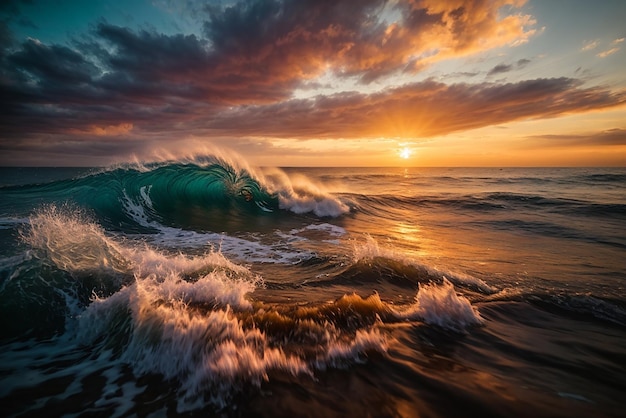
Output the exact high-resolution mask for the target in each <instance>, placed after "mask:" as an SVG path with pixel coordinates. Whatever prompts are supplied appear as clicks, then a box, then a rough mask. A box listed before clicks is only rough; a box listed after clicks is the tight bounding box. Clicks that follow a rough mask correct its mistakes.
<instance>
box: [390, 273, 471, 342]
mask: <svg viewBox="0 0 626 418" xmlns="http://www.w3.org/2000/svg"><path fill="white" fill-rule="evenodd" d="M393 313H394V315H395V316H396V317H398V318H399V319H408V320H421V321H424V322H426V323H427V324H429V325H437V326H439V327H442V328H446V329H449V330H453V331H463V330H464V329H465V328H467V327H470V326H475V325H481V324H482V323H483V319H482V317H481V316H480V313H479V312H478V310H477V309H476V308H475V307H474V306H472V304H471V303H470V301H469V300H468V299H467V298H465V297H464V296H460V295H458V294H457V293H456V291H455V289H454V285H453V284H452V283H450V282H449V281H448V280H447V279H446V278H445V277H444V279H443V283H442V284H426V285H423V284H420V285H419V290H418V291H417V294H416V295H415V303H413V304H412V305H409V306H408V307H406V308H404V309H397V310H393Z"/></svg>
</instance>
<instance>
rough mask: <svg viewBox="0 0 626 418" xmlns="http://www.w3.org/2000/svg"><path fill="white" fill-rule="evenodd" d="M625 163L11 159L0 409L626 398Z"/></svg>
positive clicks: (137, 410)
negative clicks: (322, 164)
mask: <svg viewBox="0 0 626 418" xmlns="http://www.w3.org/2000/svg"><path fill="white" fill-rule="evenodd" d="M625 393H626V169H625V168H598V169H596V168H575V169H569V168H554V169H550V168H528V169H526V168H504V169H497V168H485V169H480V168H449V169H448V168H406V169H405V168H285V169H269V168H263V169H256V168H250V167H249V166H248V165H247V164H246V162H245V161H242V160H235V159H233V160H228V159H223V158H217V157H212V156H206V157H201V158H194V159H190V160H180V161H162V162H155V163H149V164H148V163H146V164H130V165H124V164H120V165H118V166H115V167H111V168H107V169H102V168H97V169H76V168H0V415H1V416H4V417H9V416H24V417H27V416H28V417H30V416H33V417H41V416H95V415H98V416H115V417H124V416H136V415H138V416H187V415H189V416H192V415H193V416H198V415H203V416H235V417H236V416H267V417H276V416H311V417H317V416H325V417H332V416H338V417H339V416H342V417H343V416H348V417H349V416H352V417H364V416H374V417H386V416H389V417H396V416H398V417H418V416H419V417H422V416H423V417H450V416H483V417H489V416H494V417H528V416H534V417H547V416H550V417H621V416H623V414H624V410H625V408H626V398H625V396H624V394H625Z"/></svg>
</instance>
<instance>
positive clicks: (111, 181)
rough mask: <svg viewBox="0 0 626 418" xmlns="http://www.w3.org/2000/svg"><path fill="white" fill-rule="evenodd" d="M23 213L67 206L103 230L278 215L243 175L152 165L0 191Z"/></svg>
mask: <svg viewBox="0 0 626 418" xmlns="http://www.w3.org/2000/svg"><path fill="white" fill-rule="evenodd" d="M0 195H4V196H5V197H6V198H7V199H11V200H12V201H13V202H15V201H16V200H17V201H19V202H21V206H22V208H23V210H24V211H25V212H26V213H27V212H30V211H32V210H33V209H35V208H37V207H39V206H41V205H42V204H59V203H68V204H70V205H78V206H79V207H82V208H86V209H88V210H90V211H92V212H93V213H94V214H95V215H96V217H97V218H98V219H99V221H100V222H102V223H103V224H104V225H106V226H107V227H114V228H123V229H124V230H128V229H129V228H130V229H138V230H141V229H145V228H150V224H151V222H153V221H156V222H159V223H162V224H165V225H177V226H183V227H185V226H187V225H188V224H191V225H197V224H198V220H201V222H200V224H203V225H205V226H207V227H210V226H211V224H216V225H219V224H220V223H223V220H224V219H225V218H231V219H234V218H245V217H254V216H259V215H265V214H267V213H268V212H273V211H276V210H278V197H277V196H276V195H274V194H271V193H269V192H268V191H267V190H266V189H265V188H264V187H263V185H262V184H261V183H260V181H259V180H258V179H256V178H254V177H253V176H252V175H251V174H250V173H249V172H248V171H246V170H245V169H237V168H235V167H233V166H232V165H229V164H227V163H225V162H223V161H220V160H217V159H215V160H210V161H204V162H203V161H194V162H185V163H181V162H169V163H154V164H151V165H148V166H127V167H119V168H115V169H111V170H108V171H102V172H99V173H92V174H89V175H86V176H83V177H79V178H76V179H71V180H62V181H56V182H51V183H48V184H39V185H22V186H14V187H5V188H4V189H2V190H0Z"/></svg>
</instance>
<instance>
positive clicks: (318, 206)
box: [263, 169, 350, 217]
mask: <svg viewBox="0 0 626 418" xmlns="http://www.w3.org/2000/svg"><path fill="white" fill-rule="evenodd" d="M265 174H266V175H265V178H264V180H263V182H264V185H265V186H266V187H267V188H268V190H269V191H270V193H275V194H276V195H278V201H279V206H280V208H281V209H287V210H289V211H291V212H294V213H298V214H302V213H314V214H315V215H317V216H321V217H324V216H330V217H337V216H340V215H343V214H345V213H348V212H350V207H349V206H348V205H347V204H346V203H345V202H343V201H341V200H340V199H339V198H338V197H336V196H334V195H333V194H331V193H330V192H328V191H327V190H325V189H324V187H323V186H322V185H320V184H316V183H314V182H313V181H311V180H310V179H308V178H307V177H305V176H302V175H298V174H291V175H287V174H286V173H285V172H284V171H282V170H278V169H273V170H271V171H269V170H267V171H266V173H265Z"/></svg>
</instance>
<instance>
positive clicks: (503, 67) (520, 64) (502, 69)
mask: <svg viewBox="0 0 626 418" xmlns="http://www.w3.org/2000/svg"><path fill="white" fill-rule="evenodd" d="M530 62H531V61H530V60H529V59H527V58H522V59H520V60H518V61H517V62H516V63H515V64H498V65H496V66H495V67H493V68H492V69H491V70H489V72H488V73H487V75H488V76H492V75H496V74H502V73H508V72H509V71H512V70H515V69H521V68H524V67H526V66H527V65H528V64H530Z"/></svg>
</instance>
